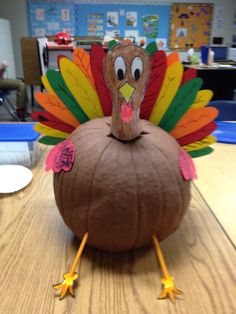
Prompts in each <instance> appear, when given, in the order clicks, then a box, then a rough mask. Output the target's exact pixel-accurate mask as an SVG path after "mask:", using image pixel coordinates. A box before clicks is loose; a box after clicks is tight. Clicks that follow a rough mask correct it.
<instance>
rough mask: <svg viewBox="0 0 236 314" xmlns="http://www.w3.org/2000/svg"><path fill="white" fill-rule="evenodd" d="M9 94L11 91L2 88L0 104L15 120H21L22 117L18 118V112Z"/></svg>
mask: <svg viewBox="0 0 236 314" xmlns="http://www.w3.org/2000/svg"><path fill="white" fill-rule="evenodd" d="M9 94H10V91H5V90H4V91H3V90H1V89H0V106H3V107H4V108H5V109H6V111H7V112H8V113H9V114H10V116H11V117H12V118H13V119H14V120H16V121H20V119H19V118H18V116H17V114H16V108H15V106H14V105H13V104H12V102H11V101H10V99H9V98H8V96H9Z"/></svg>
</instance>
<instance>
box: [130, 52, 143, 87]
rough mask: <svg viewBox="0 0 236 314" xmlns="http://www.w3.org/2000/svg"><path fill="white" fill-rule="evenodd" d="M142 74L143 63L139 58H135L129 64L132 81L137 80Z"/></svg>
mask: <svg viewBox="0 0 236 314" xmlns="http://www.w3.org/2000/svg"><path fill="white" fill-rule="evenodd" d="M142 73H143V61H142V59H141V58H140V57H135V58H134V59H133V61H132V64H131V74H132V78H133V79H134V80H136V81H137V80H139V79H140V77H141V76H142Z"/></svg>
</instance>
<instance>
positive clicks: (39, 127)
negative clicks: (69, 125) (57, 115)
mask: <svg viewBox="0 0 236 314" xmlns="http://www.w3.org/2000/svg"><path fill="white" fill-rule="evenodd" d="M34 130H35V131H36V132H39V133H41V134H43V135H47V136H52V137H59V138H65V139H66V138H67V137H68V136H69V134H68V133H66V132H62V131H59V130H56V129H52V128H50V127H48V126H46V125H44V124H42V123H37V124H36V125H35V126H34Z"/></svg>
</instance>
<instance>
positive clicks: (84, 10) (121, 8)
mask: <svg viewBox="0 0 236 314" xmlns="http://www.w3.org/2000/svg"><path fill="white" fill-rule="evenodd" d="M170 8H171V6H170V5H168V4H163V5H141V4H140V5H139V4H99V5H94V4H78V6H77V19H78V21H79V24H78V28H77V34H79V36H94V35H95V34H96V32H97V33H98V35H100V36H102V37H103V36H105V35H111V36H112V35H117V36H118V37H129V36H133V37H145V38H146V42H147V43H148V42H150V41H154V40H157V41H158V40H159V41H160V40H162V41H163V42H165V45H167V43H168V37H169V20H170Z"/></svg>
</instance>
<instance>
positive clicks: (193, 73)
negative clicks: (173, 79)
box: [180, 69, 197, 85]
mask: <svg viewBox="0 0 236 314" xmlns="http://www.w3.org/2000/svg"><path fill="white" fill-rule="evenodd" d="M195 77H197V70H196V69H187V70H186V71H184V74H183V77H182V82H181V84H180V85H184V84H185V83H187V82H188V81H189V80H191V79H193V78H195Z"/></svg>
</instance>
